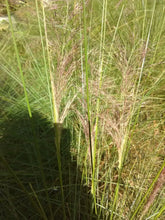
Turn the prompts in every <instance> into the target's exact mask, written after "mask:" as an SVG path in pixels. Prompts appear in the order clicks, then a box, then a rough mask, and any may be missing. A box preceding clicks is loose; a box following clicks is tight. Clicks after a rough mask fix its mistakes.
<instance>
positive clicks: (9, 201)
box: [0, 113, 96, 220]
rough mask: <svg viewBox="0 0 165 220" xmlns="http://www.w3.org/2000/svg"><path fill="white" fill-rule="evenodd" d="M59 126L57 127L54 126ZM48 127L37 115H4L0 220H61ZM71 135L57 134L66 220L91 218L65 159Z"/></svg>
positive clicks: (86, 197)
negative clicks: (5, 117) (59, 142)
mask: <svg viewBox="0 0 165 220" xmlns="http://www.w3.org/2000/svg"><path fill="white" fill-rule="evenodd" d="M56 127H59V125H56ZM54 140H55V129H54V126H53V124H51V123H50V122H49V121H47V120H46V119H45V118H43V117H42V116H41V115H40V114H38V113H33V117H32V119H29V117H28V115H23V116H22V117H19V116H15V117H12V116H10V117H9V119H7V120H5V121H4V122H3V123H2V134H1V139H0V146H1V147H0V219H34V220H35V219H64V210H63V208H62V207H63V206H62V197H61V189H60V178H59V169H58V163H57V152H56V146H55V141H54ZM70 141H71V134H70V131H69V129H66V128H62V130H61V144H60V146H61V167H62V177H63V190H64V197H65V201H64V202H65V212H66V216H67V218H66V219H71V220H72V219H76V220H77V219H86V220H88V219H96V217H94V216H93V215H92V214H91V210H92V208H91V204H92V199H91V196H90V193H89V189H88V188H87V187H84V186H83V185H82V181H81V172H80V171H79V169H78V167H77V163H76V161H75V162H74V161H73V160H72V159H71V155H70Z"/></svg>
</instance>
